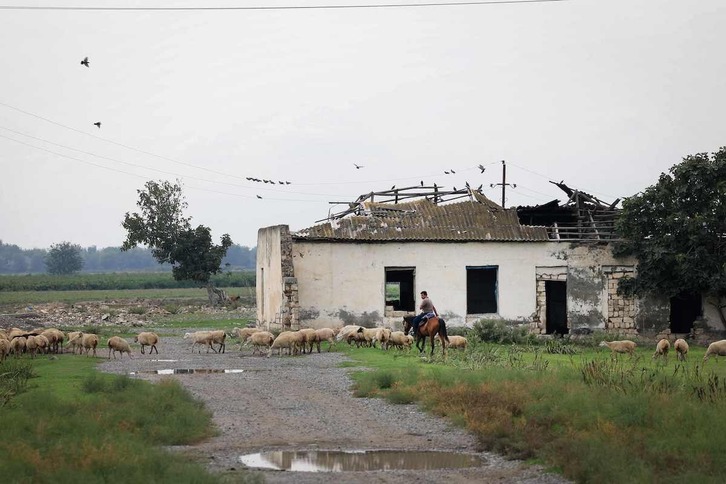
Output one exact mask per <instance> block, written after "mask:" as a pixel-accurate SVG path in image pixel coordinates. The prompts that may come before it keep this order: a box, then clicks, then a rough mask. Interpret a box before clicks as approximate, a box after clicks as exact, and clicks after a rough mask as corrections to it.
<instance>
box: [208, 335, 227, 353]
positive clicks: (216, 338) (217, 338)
mask: <svg viewBox="0 0 726 484" xmlns="http://www.w3.org/2000/svg"><path fill="white" fill-rule="evenodd" d="M209 333H210V334H211V335H212V343H211V344H210V346H211V345H212V344H214V343H216V344H218V345H219V348H217V353H224V352H225V350H226V348H227V344H226V343H225V341H226V339H227V333H225V332H224V331H223V330H221V329H219V330H215V331H210V332H209ZM212 349H214V348H212Z"/></svg>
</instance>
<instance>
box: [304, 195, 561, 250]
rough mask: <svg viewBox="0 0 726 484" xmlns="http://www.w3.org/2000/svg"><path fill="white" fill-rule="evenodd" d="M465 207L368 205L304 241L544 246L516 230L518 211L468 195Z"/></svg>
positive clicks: (310, 232)
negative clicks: (502, 242)
mask: <svg viewBox="0 0 726 484" xmlns="http://www.w3.org/2000/svg"><path fill="white" fill-rule="evenodd" d="M471 194H472V198H471V199H470V200H467V201H465V202H457V203H450V204H438V205H437V204H434V203H433V202H431V201H429V200H425V199H423V200H416V201H413V202H407V203H397V204H390V203H387V204H383V203H372V202H368V203H366V204H365V207H364V213H363V214H361V215H350V216H346V217H344V218H342V219H338V220H332V221H330V222H326V223H322V224H319V225H315V226H313V227H309V228H306V229H302V230H300V231H297V232H295V233H293V234H292V236H293V238H296V239H305V240H330V241H341V242H343V241H351V242H352V241H359V242H388V241H460V242H464V241H517V242H531V241H547V240H548V237H547V229H546V228H545V227H533V226H524V225H520V223H519V219H518V217H517V211H516V209H508V210H505V209H503V208H502V207H500V206H499V205H497V204H496V203H494V202H492V201H491V200H489V199H488V198H486V197H485V196H484V195H481V194H480V193H477V192H475V191H472V192H471Z"/></svg>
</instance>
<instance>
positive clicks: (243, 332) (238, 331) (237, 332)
mask: <svg viewBox="0 0 726 484" xmlns="http://www.w3.org/2000/svg"><path fill="white" fill-rule="evenodd" d="M259 331H262V330H261V329H260V328H250V327H247V328H234V329H232V336H234V337H235V338H239V350H240V351H242V346H244V344H245V343H246V342H247V339H248V338H249V337H250V335H251V334H252V333H257V332H259Z"/></svg>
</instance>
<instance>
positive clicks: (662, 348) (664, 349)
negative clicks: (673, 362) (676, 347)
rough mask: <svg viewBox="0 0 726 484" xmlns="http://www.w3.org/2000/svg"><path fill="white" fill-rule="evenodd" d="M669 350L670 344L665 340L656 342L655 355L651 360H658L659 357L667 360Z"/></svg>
mask: <svg viewBox="0 0 726 484" xmlns="http://www.w3.org/2000/svg"><path fill="white" fill-rule="evenodd" d="M670 349H671V342H670V341H668V340H667V339H665V338H663V339H661V340H660V341H658V344H657V345H655V353H653V359H656V358H658V357H659V356H662V357H663V358H665V359H666V361H667V360H668V350H670Z"/></svg>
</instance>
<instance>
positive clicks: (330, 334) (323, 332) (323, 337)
mask: <svg viewBox="0 0 726 484" xmlns="http://www.w3.org/2000/svg"><path fill="white" fill-rule="evenodd" d="M315 334H316V335H317V340H316V341H315V343H316V344H317V346H318V353H320V342H321V341H327V342H328V351H330V348H332V347H333V346H334V345H335V336H336V335H335V330H333V329H330V328H320V329H316V330H315Z"/></svg>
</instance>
